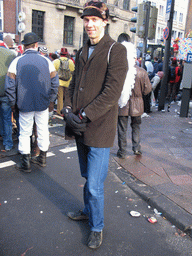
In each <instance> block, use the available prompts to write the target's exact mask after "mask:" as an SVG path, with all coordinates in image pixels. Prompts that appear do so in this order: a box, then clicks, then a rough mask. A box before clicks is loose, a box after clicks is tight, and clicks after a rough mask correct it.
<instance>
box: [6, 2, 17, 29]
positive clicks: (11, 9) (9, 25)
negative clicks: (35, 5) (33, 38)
mask: <svg viewBox="0 0 192 256" xmlns="http://www.w3.org/2000/svg"><path fill="white" fill-rule="evenodd" d="M3 9H4V32H5V33H12V34H15V33H16V0H6V1H3Z"/></svg>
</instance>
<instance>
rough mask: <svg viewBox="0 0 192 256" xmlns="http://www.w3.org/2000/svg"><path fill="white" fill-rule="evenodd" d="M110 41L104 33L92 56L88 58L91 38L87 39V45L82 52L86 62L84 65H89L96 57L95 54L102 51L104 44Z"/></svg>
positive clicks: (82, 57)
mask: <svg viewBox="0 0 192 256" xmlns="http://www.w3.org/2000/svg"><path fill="white" fill-rule="evenodd" d="M107 41H108V36H107V35H104V37H103V38H102V39H101V40H100V42H99V43H98V45H97V46H96V47H95V49H94V51H93V53H92V54H91V56H90V57H89V59H88V50H89V42H90V41H89V40H88V41H87V43H86V45H85V46H84V47H83V49H82V54H81V59H82V60H83V62H84V65H86V66H87V65H89V63H90V61H91V60H92V59H93V58H94V57H95V55H97V54H98V52H100V50H101V49H103V46H104V44H105V43H106V42H107Z"/></svg>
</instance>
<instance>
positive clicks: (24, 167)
mask: <svg viewBox="0 0 192 256" xmlns="http://www.w3.org/2000/svg"><path fill="white" fill-rule="evenodd" d="M16 168H17V169H18V170H20V171H22V172H26V173H29V172H31V165H30V154H26V155H21V163H20V164H18V165H17V166H16Z"/></svg>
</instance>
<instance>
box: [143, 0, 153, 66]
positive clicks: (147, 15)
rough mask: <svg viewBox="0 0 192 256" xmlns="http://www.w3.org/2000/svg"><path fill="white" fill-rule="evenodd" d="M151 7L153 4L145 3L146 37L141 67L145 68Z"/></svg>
mask: <svg viewBox="0 0 192 256" xmlns="http://www.w3.org/2000/svg"><path fill="white" fill-rule="evenodd" d="M150 6H151V2H146V3H145V36H144V39H143V50H142V62H141V67H142V68H144V67H145V57H146V52H147V39H148V30H149V16H150Z"/></svg>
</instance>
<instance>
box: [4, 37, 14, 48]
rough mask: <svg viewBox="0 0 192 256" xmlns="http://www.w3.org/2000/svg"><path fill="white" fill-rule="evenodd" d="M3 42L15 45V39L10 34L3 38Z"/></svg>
mask: <svg viewBox="0 0 192 256" xmlns="http://www.w3.org/2000/svg"><path fill="white" fill-rule="evenodd" d="M3 42H4V43H6V45H7V46H8V47H13V43H14V42H13V39H12V37H11V36H10V35H7V36H6V37H5V38H4V39H3Z"/></svg>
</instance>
